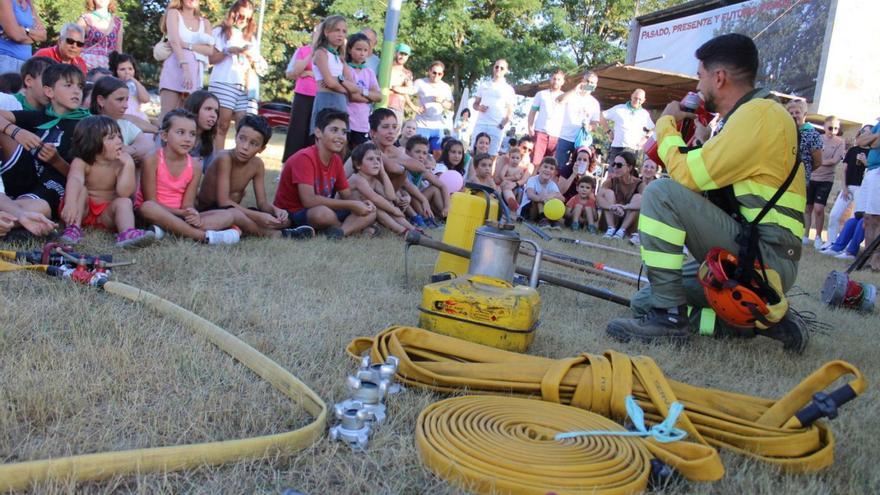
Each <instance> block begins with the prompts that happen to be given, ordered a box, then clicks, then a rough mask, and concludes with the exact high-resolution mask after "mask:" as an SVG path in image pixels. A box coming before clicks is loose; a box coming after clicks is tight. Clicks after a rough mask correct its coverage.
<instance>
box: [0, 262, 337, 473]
mask: <svg viewBox="0 0 880 495" xmlns="http://www.w3.org/2000/svg"><path fill="white" fill-rule="evenodd" d="M9 265H11V266H12V267H17V268H11V267H10V266H9ZM32 266H34V265H30V266H27V265H14V264H11V263H4V262H0V271H8V270H14V269H28V268H30V267H32ZM36 269H39V268H36ZM43 269H44V270H45V267H43ZM104 290H105V291H107V292H109V293H111V294H115V295H117V296H120V297H124V298H126V299H129V300H131V301H134V302H139V303H141V304H144V305H145V306H147V307H149V308H151V309H153V310H154V311H156V312H157V313H159V314H162V315H164V316H168V317H171V318H174V319H175V320H177V321H179V322H180V323H182V324H184V325H186V326H187V327H189V328H190V329H191V330H192V331H194V332H195V333H197V334H199V335H201V336H202V337H204V338H205V339H207V340H208V341H209V342H211V343H212V344H214V345H216V346H217V347H219V348H220V349H221V350H222V351H224V352H226V353H227V354H229V355H230V356H231V357H233V358H234V359H236V360H237V361H239V362H240V363H242V364H243V365H245V366H247V367H248V368H249V369H250V370H251V371H253V372H254V373H256V374H257V375H259V376H260V377H261V378H262V379H264V380H266V381H268V382H269V383H271V384H272V385H273V386H274V387H275V388H276V389H277V390H278V391H280V392H281V393H283V394H284V395H286V396H287V397H289V398H290V399H291V400H292V401H294V402H295V403H297V404H299V405H300V406H302V407H303V408H304V409H305V410H306V412H308V413H309V414H310V415H311V416H313V417H314V418H315V420H314V421H312V422H311V423H309V424H308V425H306V426H304V427H302V428H300V429H298V430H294V431H289V432H286V433H278V434H274V435H265V436H260V437H253V438H243V439H238V440H226V441H222V442H208V443H201V444H192V445H176V446H171V447H158V448H147V449H137V450H125V451H119V452H105V453H99V454H85V455H76V456H71V457H62V458H56V459H45V460H39V461H28V462H20V463H16V464H7V465H0V489H2V490H24V489H27V488H28V487H30V486H31V484H33V483H38V482H43V481H47V480H49V479H56V480H61V481H64V480H76V481H87V480H100V479H105V478H110V477H112V476H116V475H127V474H136V473H147V472H153V471H175V470H180V469H191V468H196V467H199V466H202V465H207V464H224V463H229V462H237V461H241V460H245V459H260V458H263V457H265V456H267V455H271V454H272V453H273V452H280V453H283V454H293V453H296V452H298V451H300V450H302V449H304V448H306V447H308V446H310V445H312V444H313V443H314V442H315V441H316V440H317V439H318V438H319V437H320V436H321V434H322V433H323V432H324V426H325V423H326V416H327V406H326V405H325V404H324V401H323V400H322V399H321V398H320V397H319V396H318V395H317V394H316V393H315V392H313V391H312V390H311V389H309V387H308V386H306V385H305V384H304V383H303V382H301V381H300V380H299V379H297V378H296V377H295V376H293V375H292V374H291V373H290V372H288V371H287V370H285V369H284V368H282V367H281V366H280V365H278V364H277V363H275V362H274V361H272V360H271V359H269V358H268V357H266V356H264V355H263V354H261V353H259V352H258V351H257V350H256V349H254V348H253V347H251V346H249V345H247V344H246V343H244V342H243V341H241V340H239V339H238V338H236V337H235V336H233V335H232V334H230V333H228V332H227V331H225V330H223V329H222V328H220V327H218V326H217V325H215V324H213V323H211V322H210V321H208V320H205V319H204V318H201V317H200V316H198V315H195V314H193V313H192V312H190V311H187V310H185V309H183V308H181V307H180V306H178V305H176V304H173V303H171V302H169V301H167V300H165V299H162V298H161V297H158V296H156V295H153V294H151V293H149V292H145V291H142V290H140V289H138V288H136V287H132V286H130V285H126V284H122V283H117V282H107V283H106V284H105V285H104Z"/></svg>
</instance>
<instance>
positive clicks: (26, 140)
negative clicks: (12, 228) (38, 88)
mask: <svg viewBox="0 0 880 495" xmlns="http://www.w3.org/2000/svg"><path fill="white" fill-rule="evenodd" d="M42 83H43V91H44V92H45V95H46V97H47V98H48V99H49V106H47V107H46V110H45V112H43V111H28V110H19V111H15V112H6V111H0V134H2V135H0V148H2V158H3V165H2V167H0V173H2V176H3V181H4V182H5V183H6V189H7V191H8V192H9V195H10V197H12V198H15V200H16V202H18V203H19V206H20V207H21V208H23V209H25V210H28V211H36V212H39V213H42V214H43V215H45V216H51V215H55V214H56V213H57V210H58V205H59V203H60V201H61V198H62V197H63V196H64V185H65V183H66V182H67V173H68V171H69V170H70V162H71V161H72V160H73V150H72V147H71V145H70V143H71V138H72V136H73V130H74V129H75V128H76V124H77V123H78V122H79V121H80V120H82V119H84V118H86V117H88V116H89V111H88V110H86V109H84V108H80V103H81V101H82V88H83V83H84V76H83V73H82V72H81V71H80V70H79V69H77V68H76V67H74V66H72V65H68V64H54V65H50V66H49V67H46V69H45V70H44V71H43V74H42Z"/></svg>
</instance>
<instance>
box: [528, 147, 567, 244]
mask: <svg viewBox="0 0 880 495" xmlns="http://www.w3.org/2000/svg"><path fill="white" fill-rule="evenodd" d="M554 175H556V159H555V158H553V157H552V156H545V157H544V159H543V160H541V167H540V168H539V169H538V175H534V176H532V177H530V178H529V180H527V181H526V186H525V191H524V192H523V204H522V206H520V210H519V211H520V213H519V214H520V215H521V216H523V217H525V219H526V220H538V226H539V227H553V228H558V227H559V222H557V221H555V220H554V221H553V222H552V223H551V222H550V221H549V220H548V219H547V217H545V216H544V203H546V202H547V201H550V200H551V199H558V200H560V201H562V202H565V197H564V196H563V195H562V193H561V192H560V191H559V186H557V185H556V181H554V180H553V177H554Z"/></svg>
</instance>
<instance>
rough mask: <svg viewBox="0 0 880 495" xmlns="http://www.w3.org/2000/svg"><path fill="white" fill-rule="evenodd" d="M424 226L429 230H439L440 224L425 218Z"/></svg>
mask: <svg viewBox="0 0 880 495" xmlns="http://www.w3.org/2000/svg"><path fill="white" fill-rule="evenodd" d="M425 225H427V226H428V228H429V229H439V228H440V224H439V223H437V220H435V219H433V218H426V219H425Z"/></svg>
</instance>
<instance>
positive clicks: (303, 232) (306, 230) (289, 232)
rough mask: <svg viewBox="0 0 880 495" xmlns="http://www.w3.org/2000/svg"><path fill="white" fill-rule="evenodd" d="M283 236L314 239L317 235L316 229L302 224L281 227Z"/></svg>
mask: <svg viewBox="0 0 880 495" xmlns="http://www.w3.org/2000/svg"><path fill="white" fill-rule="evenodd" d="M281 237H285V238H288V239H312V238H314V237H315V229H313V228H311V227H310V226H308V225H300V226H299V227H293V228H290V229H281Z"/></svg>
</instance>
